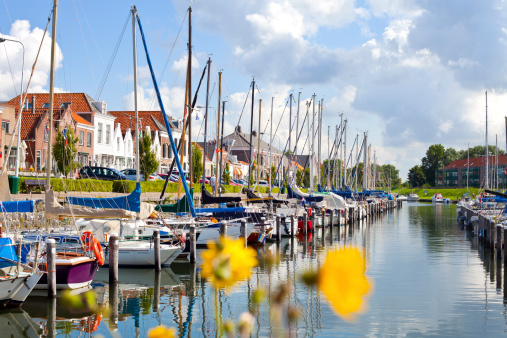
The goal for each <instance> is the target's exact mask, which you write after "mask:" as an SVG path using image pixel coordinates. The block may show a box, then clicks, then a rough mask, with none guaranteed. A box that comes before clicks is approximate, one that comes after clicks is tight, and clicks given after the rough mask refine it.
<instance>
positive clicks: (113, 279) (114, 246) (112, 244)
mask: <svg viewBox="0 0 507 338" xmlns="http://www.w3.org/2000/svg"><path fill="white" fill-rule="evenodd" d="M109 283H110V284H111V283H118V234H111V236H109Z"/></svg>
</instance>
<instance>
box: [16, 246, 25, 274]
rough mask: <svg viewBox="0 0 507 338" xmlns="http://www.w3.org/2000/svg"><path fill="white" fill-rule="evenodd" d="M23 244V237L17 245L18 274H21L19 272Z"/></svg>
mask: <svg viewBox="0 0 507 338" xmlns="http://www.w3.org/2000/svg"><path fill="white" fill-rule="evenodd" d="M22 246H23V239H21V240H20V241H19V243H18V245H17V246H16V256H18V257H17V260H18V261H17V266H16V274H17V275H18V276H19V272H20V271H21V247H22Z"/></svg>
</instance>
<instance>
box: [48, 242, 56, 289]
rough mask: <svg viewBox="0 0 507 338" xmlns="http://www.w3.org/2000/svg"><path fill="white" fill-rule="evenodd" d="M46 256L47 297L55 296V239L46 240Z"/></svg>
mask: <svg viewBox="0 0 507 338" xmlns="http://www.w3.org/2000/svg"><path fill="white" fill-rule="evenodd" d="M46 256H47V263H48V271H47V273H48V278H47V279H48V298H55V297H56V248H55V240H54V239H52V238H50V239H48V240H47V241H46Z"/></svg>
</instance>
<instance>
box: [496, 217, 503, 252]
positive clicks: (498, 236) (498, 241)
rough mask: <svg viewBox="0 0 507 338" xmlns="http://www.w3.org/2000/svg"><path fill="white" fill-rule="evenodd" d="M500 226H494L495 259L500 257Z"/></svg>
mask: <svg viewBox="0 0 507 338" xmlns="http://www.w3.org/2000/svg"><path fill="white" fill-rule="evenodd" d="M502 228H503V227H502V225H501V224H497V225H496V257H497V258H501V257H502Z"/></svg>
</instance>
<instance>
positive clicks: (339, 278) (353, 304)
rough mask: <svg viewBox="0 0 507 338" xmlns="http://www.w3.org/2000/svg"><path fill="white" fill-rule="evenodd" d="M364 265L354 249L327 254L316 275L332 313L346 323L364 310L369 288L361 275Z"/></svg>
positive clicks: (358, 253) (364, 277) (366, 280)
mask: <svg viewBox="0 0 507 338" xmlns="http://www.w3.org/2000/svg"><path fill="white" fill-rule="evenodd" d="M365 271H366V262H365V260H364V259H363V254H362V252H361V251H360V250H359V249H358V248H355V247H352V248H342V249H338V250H334V251H330V252H328V253H327V255H326V260H325V262H324V265H323V266H322V267H321V268H320V270H319V272H318V282H317V285H318V288H319V290H320V291H321V292H322V293H323V294H324V295H325V296H326V298H327V300H328V302H329V303H330V304H331V307H332V308H333V310H334V311H335V312H336V313H337V314H338V315H340V316H341V317H343V318H344V319H346V320H353V319H354V318H355V315H356V314H359V313H362V312H364V311H365V310H366V304H365V303H364V301H363V298H364V297H365V296H366V295H368V293H369V292H370V291H371V289H372V283H371V282H370V280H369V279H368V277H366V275H365Z"/></svg>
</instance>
